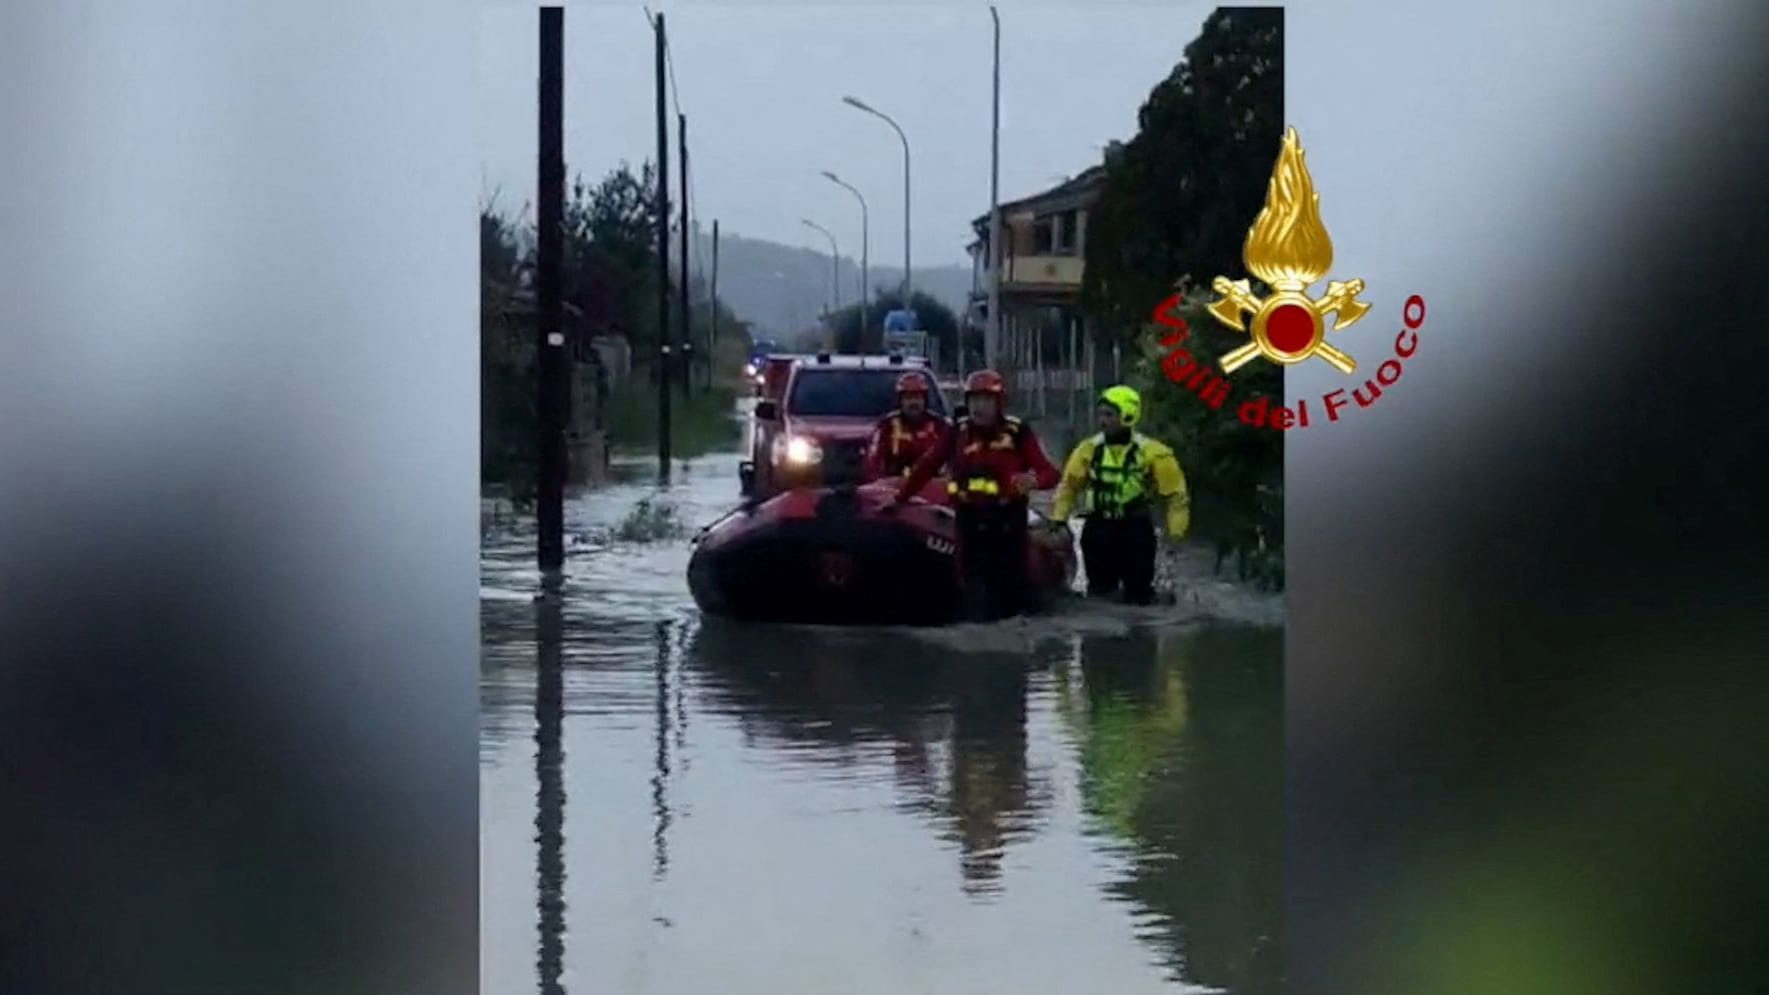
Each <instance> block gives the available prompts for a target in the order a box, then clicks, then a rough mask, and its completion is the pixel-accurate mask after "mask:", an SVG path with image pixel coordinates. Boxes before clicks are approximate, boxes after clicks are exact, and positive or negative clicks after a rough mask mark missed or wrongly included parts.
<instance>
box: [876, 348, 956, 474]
mask: <svg viewBox="0 0 1769 995" xmlns="http://www.w3.org/2000/svg"><path fill="white" fill-rule="evenodd" d="M927 402H928V378H927V377H926V376H925V375H923V374H920V373H905V374H903V375H902V376H900V377H898V378H897V410H895V411H893V412H891V413H890V414H888V415H885V416H884V417H883V418H880V419H879V420H878V427H877V428H874V429H873V430H872V441H871V442H869V443H868V444H867V446H866V467H865V480H866V481H867V482H871V481H874V480H878V479H880V478H882V477H902V476H906V475H907V474H908V473H909V471H910V470H913V469H914V468H915V464H916V463H917V462H918V461H920V459H921V458H922V457H923V456H925V455H927V453H928V450H930V449H933V448H935V447H936V446H938V445H939V444H940V440H941V439H943V438H945V436H946V433H947V432H949V431H951V429H952V423H951V422H948V421H947V420H946V419H945V418H944V417H943V416H941V415H937V414H935V413H933V412H932V411H929V410H928V405H927Z"/></svg>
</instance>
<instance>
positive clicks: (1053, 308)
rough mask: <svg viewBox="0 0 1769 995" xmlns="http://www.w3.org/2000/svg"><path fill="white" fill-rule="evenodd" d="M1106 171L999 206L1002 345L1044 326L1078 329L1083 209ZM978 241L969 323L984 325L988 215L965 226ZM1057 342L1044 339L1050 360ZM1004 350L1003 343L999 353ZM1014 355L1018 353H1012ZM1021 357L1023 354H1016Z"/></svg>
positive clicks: (988, 276)
mask: <svg viewBox="0 0 1769 995" xmlns="http://www.w3.org/2000/svg"><path fill="white" fill-rule="evenodd" d="M1104 179H1105V167H1104V166H1095V167H1093V168H1091V169H1088V170H1086V171H1085V172H1082V173H1081V174H1079V175H1077V176H1074V177H1071V178H1069V179H1068V180H1065V181H1063V182H1062V183H1060V184H1058V185H1056V186H1054V187H1051V188H1050V189H1048V190H1044V191H1041V192H1039V193H1036V194H1033V195H1031V196H1030V197H1022V198H1020V199H1019V200H1014V201H1009V202H1006V203H1003V204H1002V205H1001V227H1002V233H1003V236H1004V237H1003V239H1002V260H1001V311H1002V328H1003V330H1004V339H1007V338H1011V339H1012V340H1013V341H1014V342H1016V343H1022V342H1023V341H1024V339H1025V336H1024V335H1023V332H1024V331H1025V330H1026V329H1028V328H1031V327H1036V326H1043V327H1045V328H1047V329H1049V330H1067V329H1070V328H1073V327H1076V325H1077V324H1078V323H1079V322H1080V320H1081V318H1080V314H1079V312H1078V310H1077V306H1078V304H1079V301H1080V298H1081V273H1082V260H1083V259H1084V258H1085V256H1086V252H1087V210H1088V207H1089V206H1091V205H1092V203H1093V202H1094V200H1095V198H1097V197H1098V195H1099V190H1100V185H1101V183H1102V182H1103V181H1104ZM971 228H972V230H973V231H974V232H975V233H976V239H975V240H974V241H973V242H971V244H970V246H969V250H970V254H971V308H970V319H971V321H972V322H973V323H974V324H975V325H978V326H982V325H985V324H986V323H987V321H988V308H989V285H990V279H991V276H992V274H991V273H990V272H989V251H988V245H989V215H987V214H984V215H983V216H981V217H979V218H977V219H976V220H974V221H973V222H971ZM1060 339H1061V336H1060V335H1050V336H1047V337H1046V339H1045V346H1044V348H1045V352H1046V354H1047V358H1055V355H1054V354H1052V353H1051V350H1052V349H1053V348H1060V346H1058V343H1059V342H1060ZM1008 348H1009V345H1008V344H1007V343H1005V342H1004V343H1003V349H1004V350H1005V349H1008ZM1015 348H1018V347H1017V346H1015ZM1022 351H1023V350H1022Z"/></svg>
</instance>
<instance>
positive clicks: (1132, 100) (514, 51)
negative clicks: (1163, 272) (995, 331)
mask: <svg viewBox="0 0 1769 995" xmlns="http://www.w3.org/2000/svg"><path fill="white" fill-rule="evenodd" d="M652 9H653V10H657V9H662V10H663V11H664V12H665V14H666V17H665V21H666V23H667V26H668V30H669V39H670V44H671V47H672V49H673V50H674V51H673V57H674V62H675V81H676V84H677V90H676V93H675V98H676V99H677V100H679V101H680V105H681V110H682V113H684V114H686V115H687V117H688V149H689V160H690V167H691V173H692V175H691V178H690V187H691V189H692V191H693V195H694V196H693V202H692V203H691V205H690V210H691V212H697V214H698V217H699V218H700V219H701V220H703V221H707V222H709V223H710V221H711V219H712V218H715V217H716V218H718V219H719V221H720V225H721V229H722V230H723V231H724V232H726V233H735V234H742V235H747V236H751V237H756V238H765V239H769V240H772V241H777V242H784V243H787V244H792V245H803V246H807V247H810V248H815V249H817V250H818V251H827V248H828V242H827V240H825V239H824V238H823V236H821V235H819V234H817V233H816V232H815V231H812V230H811V229H809V228H807V227H805V226H804V225H803V224H802V223H801V221H800V219H802V218H810V219H811V220H813V221H816V222H818V223H819V224H822V225H824V226H825V227H827V228H829V229H830V230H831V231H833V232H834V233H835V235H836V238H837V239H838V240H839V241H840V243H841V249H842V253H843V255H857V254H858V252H857V250H858V248H859V235H860V218H859V206H858V204H857V203H856V202H855V201H854V199H853V196H852V195H851V194H849V193H847V192H846V191H844V190H842V189H841V188H840V187H837V186H835V185H834V184H832V183H830V182H829V181H827V180H825V179H823V178H822V177H821V176H819V175H818V174H819V172H820V171H821V170H824V169H828V170H832V171H834V172H835V173H837V174H839V175H840V176H842V177H843V178H844V179H846V180H847V181H848V182H849V183H851V184H853V185H854V186H855V187H858V188H859V189H860V191H861V193H862V194H864V195H865V197H866V199H867V203H868V205H869V207H870V209H871V215H872V225H871V228H872V233H871V252H872V259H873V260H874V261H875V262H879V263H896V264H899V265H900V264H901V260H902V255H903V235H902V230H903V221H902V219H903V194H902V190H903V172H902V168H903V167H902V164H903V157H902V145H901V144H900V143H899V142H898V140H897V136H896V135H895V134H894V133H893V132H892V131H891V129H890V126H889V125H887V124H885V123H884V122H883V121H880V120H879V119H877V118H875V117H871V116H870V115H867V114H864V113H862V112H860V111H857V110H855V109H853V108H851V107H848V106H846V105H844V104H843V103H842V102H841V98H842V96H843V95H844V94H849V93H851V94H853V95H854V96H857V97H859V98H860V99H862V100H864V101H866V102H867V103H869V104H871V105H872V106H874V107H876V108H878V109H879V110H881V111H883V112H884V113H886V114H889V115H891V117H893V118H894V119H896V121H897V123H898V124H899V125H900V126H901V127H902V128H903V131H904V132H905V133H906V134H907V135H908V137H909V143H910V153H911V182H912V185H913V189H912V197H913V203H912V205H911V210H912V217H911V221H912V238H913V244H912V251H913V253H914V258H913V263H914V265H916V266H918V267H919V266H927V265H936V264H940V263H967V262H968V260H967V257H966V255H965V252H964V246H965V244H966V242H967V241H968V228H967V225H968V222H969V220H970V219H971V218H973V217H975V216H977V215H979V214H982V213H984V212H985V211H987V210H988V208H989V116H990V104H989V92H990V40H991V35H990V21H989V13H988V9H987V7H986V6H985V5H982V4H977V5H975V6H974V7H969V6H967V7H960V6H956V5H954V6H937V7H936V6H932V5H929V6H925V7H916V6H903V5H896V6H873V5H865V6H861V5H854V6H848V5H841V6H837V5H833V4H823V5H815V6H811V5H804V6H798V5H784V4H783V5H778V6H763V5H752V4H744V5H708V4H686V5H684V4H675V5H669V4H662V5H653V7H652ZM1211 9H1212V8H1211V6H1210V5H1207V4H1187V5H1180V6H1174V5H1163V6H1158V7H1157V6H1152V5H1151V6H1141V5H1126V4H1109V5H1108V4H1104V3H1101V4H1098V5H1087V6H1066V7H1047V8H1028V7H1019V6H1014V7H1010V8H1009V9H1006V10H1003V11H1002V12H1001V131H1002V135H1001V198H1002V200H1004V201H1007V200H1012V199H1014V198H1016V197H1020V196H1024V195H1026V194H1029V193H1033V192H1036V191H1037V190H1039V189H1042V188H1044V187H1046V186H1049V185H1052V184H1054V183H1056V182H1058V181H1060V180H1061V179H1062V178H1063V177H1065V176H1067V175H1072V174H1074V173H1077V172H1080V171H1081V170H1082V169H1085V168H1086V167H1088V166H1090V165H1092V164H1094V163H1095V162H1096V161H1097V160H1098V158H1099V148H1100V147H1101V146H1103V145H1104V144H1105V142H1106V141H1107V140H1109V139H1113V138H1119V139H1122V138H1128V137H1130V135H1132V134H1133V133H1134V132H1135V129H1136V113H1137V110H1138V109H1139V108H1140V107H1141V106H1142V102H1143V100H1144V99H1145V98H1146V97H1147V96H1148V92H1149V90H1150V88H1151V87H1153V86H1154V84H1155V83H1157V82H1158V81H1160V80H1161V79H1162V78H1164V77H1165V76H1166V75H1167V74H1168V72H1170V71H1171V70H1172V68H1173V66H1174V64H1175V63H1177V62H1178V61H1179V59H1180V55H1181V52H1182V51H1183V49H1184V48H1185V46H1186V44H1187V43H1188V42H1190V41H1191V40H1192V38H1193V37H1194V36H1196V34H1197V32H1198V29H1199V27H1200V26H1201V25H1202V23H1203V21H1204V18H1205V17H1206V16H1207V15H1208V13H1209V11H1210V10H1211ZM482 24H483V33H482V35H481V45H480V69H481V76H480V85H479V106H478V117H479V134H480V147H481V148H482V149H483V156H484V161H483V171H484V179H483V185H484V189H485V194H486V195H487V196H490V195H491V194H492V193H493V192H494V191H495V192H496V193H497V203H498V204H499V205H500V206H501V207H502V208H503V209H504V210H506V211H509V212H514V211H515V210H517V209H519V207H520V206H521V205H522V204H523V203H525V202H527V201H528V200H530V199H531V198H532V196H533V190H534V174H535V167H534V154H535V117H536V108H535V72H536V64H537V55H536V49H537V30H538V29H537V16H536V14H535V11H534V9H533V8H524V7H506V8H497V9H492V10H488V11H487V12H486V13H485V14H484V15H483V20H482ZM894 51H895V52H902V51H909V52H913V53H914V55H913V56H912V60H913V61H911V62H909V63H908V65H907V66H905V67H902V68H899V67H897V66H893V64H892V63H891V61H890V60H889V59H888V58H887V53H890V52H894ZM652 80H653V50H652V38H651V30H650V27H649V25H648V24H647V22H646V20H645V14H644V8H643V7H642V6H640V5H636V4H635V5H624V4H618V5H617V4H597V5H594V6H573V7H569V8H568V9H567V13H566V18H565V157H566V166H567V169H568V170H570V172H571V173H572V174H577V173H580V172H581V173H582V174H583V175H584V176H585V177H586V178H592V179H593V178H598V177H600V176H602V175H603V174H605V173H606V172H607V171H609V170H610V169H612V168H614V167H615V166H617V165H618V164H619V163H620V162H621V160H623V159H625V160H630V161H632V162H634V163H635V164H636V163H638V162H640V161H642V160H644V159H647V158H650V157H652V156H654V155H655V154H656V148H657V137H656V118H655V114H656V106H655V103H654V100H655V96H654V90H653V85H652ZM669 127H670V131H671V147H670V157H671V165H670V171H671V174H672V176H671V179H672V183H673V182H674V174H675V172H676V169H677V168H678V166H677V164H676V162H675V155H676V152H675V145H674V137H675V104H674V103H673V102H672V104H671V105H670V108H669Z"/></svg>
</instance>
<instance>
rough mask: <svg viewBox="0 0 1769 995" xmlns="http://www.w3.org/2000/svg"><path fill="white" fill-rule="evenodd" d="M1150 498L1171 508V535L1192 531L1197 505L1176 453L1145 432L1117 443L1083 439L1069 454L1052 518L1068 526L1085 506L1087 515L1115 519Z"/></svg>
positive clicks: (1182, 534)
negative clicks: (1075, 514)
mask: <svg viewBox="0 0 1769 995" xmlns="http://www.w3.org/2000/svg"><path fill="white" fill-rule="evenodd" d="M1151 498H1154V499H1157V500H1159V501H1160V502H1161V503H1163V504H1165V505H1166V510H1167V534H1168V535H1169V536H1171V537H1173V538H1175V539H1178V538H1182V537H1183V536H1184V535H1185V534H1186V531H1187V530H1188V529H1190V528H1191V524H1192V503H1191V496H1190V495H1189V494H1188V493H1187V491H1186V484H1185V473H1184V471H1182V470H1180V468H1179V459H1178V458H1177V457H1175V456H1174V455H1173V450H1171V449H1169V448H1167V446H1166V445H1165V444H1163V443H1161V442H1159V441H1157V440H1155V439H1151V438H1149V437H1148V436H1146V435H1143V434H1142V433H1141V432H1132V433H1131V435H1130V439H1129V441H1127V442H1122V443H1113V444H1108V443H1107V442H1106V437H1105V435H1103V434H1096V435H1094V436H1091V437H1089V438H1086V439H1083V440H1081V444H1080V445H1078V446H1076V447H1075V450H1074V452H1071V453H1070V454H1069V459H1068V462H1067V463H1065V464H1064V466H1063V479H1062V481H1061V482H1060V483H1058V484H1057V489H1056V501H1055V504H1054V506H1053V507H1052V508H1051V510H1050V517H1051V518H1052V519H1054V520H1055V521H1059V522H1066V521H1068V519H1069V516H1070V515H1071V514H1073V513H1074V512H1075V511H1076V505H1077V504H1078V503H1083V502H1085V504H1086V505H1087V507H1088V509H1089V510H1088V514H1090V515H1093V516H1095V517H1100V518H1112V517H1116V516H1118V515H1121V514H1123V512H1124V511H1125V510H1126V509H1134V508H1137V507H1140V506H1143V505H1145V504H1146V503H1148V502H1149V501H1150V499H1151Z"/></svg>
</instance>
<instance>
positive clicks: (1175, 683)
mask: <svg viewBox="0 0 1769 995" xmlns="http://www.w3.org/2000/svg"><path fill="white" fill-rule="evenodd" d="M724 462H725V463H729V462H730V459H729V457H726V458H725V460H724ZM689 469H690V472H689V473H687V474H684V475H679V476H678V482H677V483H676V484H675V485H674V486H673V487H672V488H671V489H670V495H669V496H670V498H671V500H674V501H676V502H677V503H678V504H679V505H680V506H681V509H682V512H683V514H684V515H685V517H687V518H688V519H689V520H691V521H695V522H705V521H708V520H710V519H711V518H712V517H713V516H714V515H716V514H717V513H718V512H719V511H721V510H723V507H724V506H726V505H727V504H728V500H729V496H730V495H731V494H733V493H734V492H735V480H734V469H728V468H726V467H725V466H724V465H722V464H721V462H720V461H717V460H712V461H706V462H698V463H695V464H693V465H692V466H691V467H690V468H689ZM648 491H649V488H647V487H646V486H645V485H644V484H642V483H637V482H636V483H634V484H633V485H630V486H628V487H624V488H622V487H616V488H610V489H608V490H606V491H601V492H597V493H595V494H592V495H588V496H586V497H584V498H582V499H580V500H577V501H575V502H574V504H573V506H572V508H571V510H570V512H569V513H568V523H569V527H571V528H572V529H573V530H574V532H577V533H578V534H579V535H580V536H582V537H583V538H582V539H581V540H580V543H581V544H580V546H579V548H578V549H577V550H576V551H575V552H576V553H577V554H578V556H577V559H576V560H575V561H574V563H573V564H572V566H571V568H570V571H569V574H568V578H567V586H566V591H565V593H564V595H563V598H562V603H561V602H560V601H553V602H541V603H539V604H538V605H537V604H530V603H527V599H526V598H525V597H524V598H520V599H518V598H517V597H516V596H515V595H516V594H517V593H518V592H521V591H523V590H525V589H528V590H532V585H533V582H534V577H533V575H532V571H531V568H530V563H531V560H532V545H531V542H532V540H531V538H529V537H524V536H522V535H521V534H514V535H510V536H505V537H501V538H494V539H493V540H492V541H490V542H489V543H488V548H487V551H486V556H485V579H484V586H485V589H486V592H487V597H486V599H485V601H484V604H483V615H484V621H485V626H484V633H485V635H484V640H485V650H484V658H485V665H484V702H485V711H486V718H485V722H484V727H483V728H484V731H483V735H482V740H483V742H482V749H481V755H482V757H483V765H482V770H483V785H484V786H483V798H484V802H483V807H484V808H483V810H484V830H483V832H484V843H483V847H482V850H483V856H482V866H483V872H482V875H483V877H482V893H483V895H484V899H483V901H484V914H483V929H482V936H483V937H484V941H483V942H484V950H483V962H484V965H485V966H484V990H486V991H487V992H523V991H529V990H532V989H533V988H534V987H535V985H536V982H535V977H536V975H535V973H534V971H533V970H532V969H528V968H523V967H522V966H521V965H522V962H524V961H527V958H528V955H527V954H526V953H524V951H532V950H535V949H537V938H536V935H535V932H534V931H533V928H532V927H531V926H528V925H527V924H530V923H534V922H535V919H534V918H533V916H534V910H535V909H537V908H538V909H539V926H540V930H539V937H538V949H539V951H540V953H539V957H538V969H539V989H540V990H541V991H543V992H555V991H563V990H564V988H565V986H566V984H567V983H568V982H569V983H570V984H572V985H573V986H575V987H577V988H578V989H580V990H584V991H623V992H655V993H660V995H664V993H667V995H678V993H679V995H692V993H696V992H706V993H714V992H717V993H719V995H747V993H756V995H762V993H766V995H782V993H798V992H806V993H810V992H818V993H821V992H825V991H829V990H834V989H839V990H841V991H843V992H844V995H847V993H864V992H880V993H884V992H892V993H896V992H903V991H929V992H948V991H951V992H960V991H962V992H972V991H975V992H993V991H1001V992H1013V993H1031V995H1035V993H1042V992H1065V993H1067V992H1075V991H1102V992H1105V991H1109V992H1113V993H1114V995H1118V993H1136V992H1172V991H1185V990H1210V989H1213V990H1227V991H1233V992H1247V993H1265V992H1275V991H1278V990H1279V989H1280V979H1281V964H1280V963H1279V962H1278V959H1277V955H1278V951H1279V949H1280V939H1281V919H1280V917H1281V905H1280V901H1281V888H1282V881H1281V863H1280V861H1281V859H1282V853H1281V836H1282V822H1281V819H1282V809H1281V796H1280V794H1279V791H1280V784H1281V766H1282V748H1283V747H1282V742H1283V740H1282V711H1281V697H1282V689H1281V683H1280V682H1281V670H1280V669H1279V668H1280V667H1281V645H1282V634H1281V632H1277V631H1273V630H1247V629H1229V628H1197V627H1193V628H1189V629H1184V630H1167V631H1156V630H1140V631H1138V630H1130V629H1128V628H1127V627H1125V626H1123V625H1117V626H1113V625H1104V626H1101V625H1097V624H1096V625H1090V626H1089V625H1075V626H1066V625H1054V626H1051V627H1049V628H1047V629H1045V630H1041V633H1040V635H1039V637H1038V638H1036V639H1034V640H1032V641H1031V642H1030V643H1028V644H1026V646H1027V647H1028V648H1029V651H1016V652H1011V653H1010V652H1006V651H1004V650H1003V649H1001V645H1002V643H1001V641H1000V640H995V641H994V646H993V648H990V645H989V644H990V640H986V639H979V640H978V641H977V645H978V646H980V647H982V648H980V649H974V648H970V647H969V645H968V644H967V642H966V640H965V639H963V638H957V639H954V638H946V639H944V640H938V639H935V640H930V639H928V638H926V637H924V636H918V635H914V634H904V633H892V632H859V631H842V630H828V629H817V628H791V627H757V626H746V625H740V624H734V623H729V622H718V621H713V620H708V621H705V622H703V621H701V620H700V619H699V618H698V615H697V614H696V613H695V612H694V611H693V609H692V606H691V603H690V602H688V601H687V600H686V595H685V592H684V591H683V590H682V583H681V576H682V574H681V571H682V569H683V567H684V566H685V563H686V555H687V554H686V548H685V546H684V545H683V544H681V543H669V544H662V545H654V546H625V545H621V544H618V543H611V542H608V541H607V540H605V539H603V538H600V536H599V533H598V531H597V530H598V527H599V526H602V525H605V524H606V523H609V522H613V521H617V520H618V519H619V517H620V516H621V515H622V514H624V513H625V511H626V510H627V509H628V508H629V507H630V506H631V504H632V502H633V501H634V500H635V499H636V498H637V497H638V496H640V495H642V494H644V493H647V492H648ZM1095 621H1097V620H1095ZM1102 630H1103V631H1106V632H1109V633H1111V634H1109V635H1099V634H1080V633H1085V632H1096V633H1097V632H1099V631H1102ZM529 699H532V700H529ZM530 734H532V740H530V738H529V736H530ZM531 741H532V742H533V743H534V748H533V749H534V753H533V754H529V753H528V749H529V747H527V746H526V744H527V743H529V742H531ZM567 757H569V758H570V760H569V762H567V760H566V758H567ZM530 759H532V760H533V761H534V766H533V767H532V768H530V767H529V766H528V763H527V761H528V760H530ZM531 770H532V771H533V773H532V774H530V773H529V771H531ZM531 778H532V780H531ZM568 787H569V793H568V791H567V788H568ZM524 796H525V797H526V798H527V802H526V804H524V803H523V801H522V799H523V798H524ZM567 797H569V798H570V799H571V804H570V808H569V813H568V812H567V803H566V799H567ZM537 802H538V814H535V815H534V816H533V817H532V821H530V817H528V816H521V817H518V813H519V812H520V811H522V810H527V811H529V812H535V810H536V805H537ZM567 814H569V815H570V817H571V818H570V821H571V826H572V831H571V835H570V837H569V838H566V837H565V836H564V835H563V829H564V825H565V817H566V815H567ZM537 854H538V867H539V873H538V881H536V878H535V877H529V876H528V875H526V874H524V873H521V872H520V871H519V870H518V869H519V868H521V867H523V866H532V865H529V864H528V861H529V860H531V859H536V856H537ZM525 881H536V891H535V892H533V893H529V894H528V895H527V896H526V897H524V891H525V886H524V883H523V882H525ZM524 906H526V908H527V909H528V910H529V911H528V912H527V913H526V914H524V913H523V912H522V908H523V907H524ZM567 909H569V910H570V921H569V923H567V922H566V910H567ZM568 930H569V937H570V939H571V943H570V945H569V948H567V945H566V944H565V938H566V935H567V931H568ZM568 949H569V952H568Z"/></svg>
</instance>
